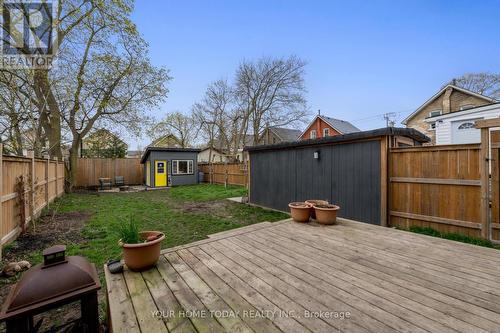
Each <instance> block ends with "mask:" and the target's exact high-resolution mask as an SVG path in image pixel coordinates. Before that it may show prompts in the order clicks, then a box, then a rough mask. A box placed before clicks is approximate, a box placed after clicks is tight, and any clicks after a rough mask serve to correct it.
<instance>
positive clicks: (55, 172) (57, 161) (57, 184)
mask: <svg viewBox="0 0 500 333" xmlns="http://www.w3.org/2000/svg"><path fill="white" fill-rule="evenodd" d="M55 160H56V170H55V171H54V175H55V177H56V193H55V194H56V198H57V197H59V178H58V177H59V174H58V173H57V169H59V158H58V157H57V156H56V158H55Z"/></svg>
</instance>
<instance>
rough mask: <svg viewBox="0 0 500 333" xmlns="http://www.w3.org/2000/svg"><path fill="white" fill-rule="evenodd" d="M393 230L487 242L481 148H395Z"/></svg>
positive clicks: (392, 158)
mask: <svg viewBox="0 0 500 333" xmlns="http://www.w3.org/2000/svg"><path fill="white" fill-rule="evenodd" d="M388 173H389V184H390V186H389V187H390V188H389V200H388V201H389V225H390V226H394V227H402V228H406V229H408V228H410V227H411V226H420V227H431V228H433V229H435V230H438V231H440V232H446V233H460V234H464V235H467V236H472V237H481V236H482V235H481V230H482V229H483V228H484V227H487V226H483V223H482V217H481V212H480V209H479V206H480V203H481V194H482V187H481V176H480V145H477V144H469V145H447V146H426V147H418V148H393V149H390V154H389V171H388Z"/></svg>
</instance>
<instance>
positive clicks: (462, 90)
mask: <svg viewBox="0 0 500 333" xmlns="http://www.w3.org/2000/svg"><path fill="white" fill-rule="evenodd" d="M450 87H451V88H453V89H455V90H458V91H460V92H463V93H465V94H469V95H471V96H474V97H478V98H482V99H484V100H486V101H489V102H492V103H495V102H496V99H494V98H491V97H488V96H484V95H481V94H478V93H476V92H473V91H471V90H468V89H465V88H461V87H457V86H455V85H453V84H447V85H446V86H444V87H443V88H441V90H439V91H438V92H437V93H436V94H434V95H433V96H432V97H431V98H429V99H428V100H427V101H425V103H424V104H422V105H420V106H419V108H418V109H416V110H415V111H413V112H412V113H411V114H410V115H409V116H408V117H406V118H405V119H404V120H403V121H402V122H401V123H402V124H403V125H406V124H407V123H408V121H409V120H410V119H411V118H413V117H415V116H416V115H417V114H418V113H419V112H420V111H421V110H422V109H423V108H425V107H426V106H427V105H429V104H430V103H432V102H433V101H434V100H435V99H436V98H438V97H439V96H441V94H443V93H444V92H445V91H446V89H448V88H450Z"/></svg>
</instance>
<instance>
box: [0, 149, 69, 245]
mask: <svg viewBox="0 0 500 333" xmlns="http://www.w3.org/2000/svg"><path fill="white" fill-rule="evenodd" d="M30 156H31V157H17V156H3V155H2V145H1V144H0V190H1V191H0V198H1V200H0V201H1V204H0V226H1V230H0V233H1V245H2V246H3V245H5V244H7V243H9V242H11V241H12V240H14V239H15V238H16V237H17V235H18V234H19V232H20V231H21V226H22V225H23V223H24V224H27V223H28V222H29V221H31V219H32V218H36V217H38V215H39V214H40V212H41V211H42V209H43V208H44V207H46V206H47V205H48V204H49V203H51V202H52V201H54V199H55V198H57V197H59V196H61V195H62V194H63V193H64V162H63V161H57V160H49V159H38V158H34V157H33V156H34V155H33V153H30ZM20 176H23V179H24V181H25V186H24V196H25V197H24V202H25V205H24V207H25V211H24V221H21V219H22V214H21V206H20V204H19V201H20V200H19V195H18V192H19V189H18V187H17V186H16V184H17V183H18V180H19V177H20ZM0 253H1V252H0Z"/></svg>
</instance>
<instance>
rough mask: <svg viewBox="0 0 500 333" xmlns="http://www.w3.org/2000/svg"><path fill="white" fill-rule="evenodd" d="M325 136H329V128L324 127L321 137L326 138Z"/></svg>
mask: <svg viewBox="0 0 500 333" xmlns="http://www.w3.org/2000/svg"><path fill="white" fill-rule="evenodd" d="M327 136H330V129H329V128H324V129H323V137H324V138H326V137H327Z"/></svg>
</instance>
